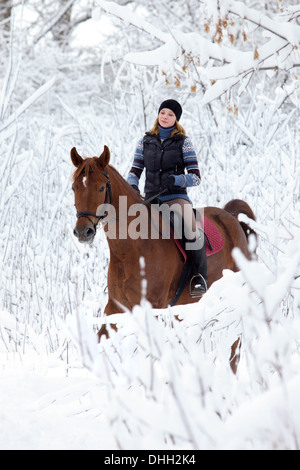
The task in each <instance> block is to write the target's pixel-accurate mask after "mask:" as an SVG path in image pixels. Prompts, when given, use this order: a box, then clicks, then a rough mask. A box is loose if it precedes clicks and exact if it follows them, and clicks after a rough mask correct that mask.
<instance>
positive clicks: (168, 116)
mask: <svg viewBox="0 0 300 470" xmlns="http://www.w3.org/2000/svg"><path fill="white" fill-rule="evenodd" d="M175 122H176V116H175V114H174V113H173V111H171V110H170V109H168V108H163V109H162V110H161V111H160V113H159V115H158V123H159V125H160V126H161V127H173V126H174V125H175Z"/></svg>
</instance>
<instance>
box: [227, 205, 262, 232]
mask: <svg viewBox="0 0 300 470" xmlns="http://www.w3.org/2000/svg"><path fill="white" fill-rule="evenodd" d="M224 210H225V211H227V212H229V213H230V214H231V215H233V216H234V217H236V218H237V219H238V215H239V214H245V215H246V216H247V217H249V219H252V220H256V217H255V215H254V212H253V210H252V209H251V207H250V206H249V204H247V202H245V201H242V200H241V199H232V200H231V201H229V202H227V204H226V205H225V207H224ZM240 225H241V227H242V229H243V231H244V232H245V235H246V237H247V240H249V236H250V235H254V236H255V237H256V238H257V234H256V233H255V231H254V230H253V229H252V228H250V227H249V225H248V224H246V223H245V222H240Z"/></svg>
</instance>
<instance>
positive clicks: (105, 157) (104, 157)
mask: <svg viewBox="0 0 300 470" xmlns="http://www.w3.org/2000/svg"><path fill="white" fill-rule="evenodd" d="M99 160H100V163H101V166H102V167H103V168H105V167H106V166H107V165H108V164H109V160H110V151H109V148H108V147H107V146H106V145H104V150H103V152H102V153H101V155H100V157H99Z"/></svg>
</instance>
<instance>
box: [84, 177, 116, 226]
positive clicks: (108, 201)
mask: <svg viewBox="0 0 300 470" xmlns="http://www.w3.org/2000/svg"><path fill="white" fill-rule="evenodd" d="M101 173H102V175H104V176H105V178H106V179H107V182H106V193H105V200H104V210H103V213H102V214H99V215H98V214H94V212H82V211H77V213H76V216H77V219H79V218H80V217H86V218H87V219H88V220H89V221H90V222H91V223H92V224H93V227H94V229H95V231H96V228H97V225H98V223H99V222H100V220H103V219H105V217H106V216H107V211H106V210H105V208H106V206H107V204H111V203H112V193H111V184H110V179H109V176H108V173H106V172H105V171H101ZM90 217H95V218H96V219H98V222H97V223H95V222H94V221H93V220H92V219H91V218H90Z"/></svg>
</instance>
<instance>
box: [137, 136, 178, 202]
mask: <svg viewBox="0 0 300 470" xmlns="http://www.w3.org/2000/svg"><path fill="white" fill-rule="evenodd" d="M185 138H186V137H185V136H184V135H182V134H179V135H176V134H175V135H174V136H173V137H169V138H168V139H166V140H164V141H163V142H162V141H161V140H160V138H159V136H158V135H155V134H150V133H146V135H145V137H144V139H143V142H144V165H145V168H146V183H145V197H146V198H149V197H151V196H153V195H155V194H157V193H159V192H160V191H161V190H162V188H163V186H164V184H165V183H166V181H167V179H168V176H169V175H182V174H184V164H183V157H182V145H183V142H184V140H185ZM186 192H187V191H186V189H185V188H178V189H176V188H175V189H172V190H171V191H167V192H165V193H164V196H165V195H168V194H186Z"/></svg>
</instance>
